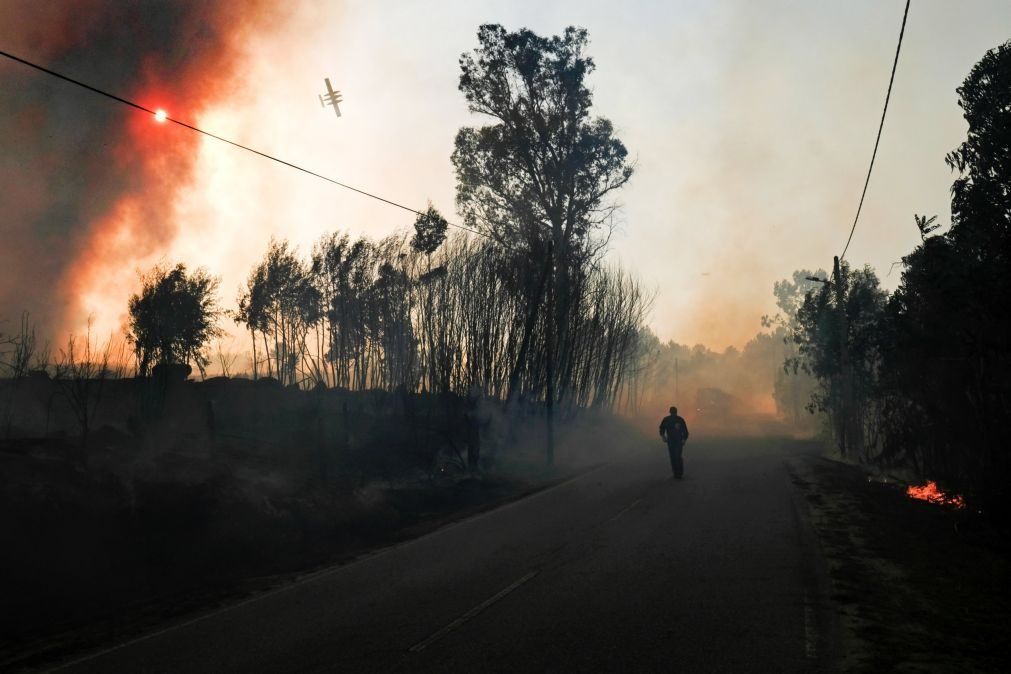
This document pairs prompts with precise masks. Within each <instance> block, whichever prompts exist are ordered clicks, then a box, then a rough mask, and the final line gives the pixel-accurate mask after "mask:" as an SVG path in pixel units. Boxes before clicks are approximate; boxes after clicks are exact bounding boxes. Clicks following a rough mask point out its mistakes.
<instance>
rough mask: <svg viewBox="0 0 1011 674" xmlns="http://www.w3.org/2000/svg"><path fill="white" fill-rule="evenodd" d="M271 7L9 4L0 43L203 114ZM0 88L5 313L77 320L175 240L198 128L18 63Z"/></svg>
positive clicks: (0, 264) (152, 0)
mask: <svg viewBox="0 0 1011 674" xmlns="http://www.w3.org/2000/svg"><path fill="white" fill-rule="evenodd" d="M260 5H261V3H259V2H242V3H235V2H229V1H227V0H220V1H211V2H182V3H181V2H176V1H172V0H147V1H145V2H142V3H135V2H131V3H124V2H115V1H113V0H76V1H72V2H71V1H68V2H59V3H47V2H41V3H40V2H31V1H25V2H15V3H13V4H11V3H5V7H4V10H3V14H4V20H3V22H2V26H0V45H2V48H3V49H4V50H5V51H8V52H11V53H13V54H16V55H18V56H20V57H21V58H24V59H26V60H29V61H32V62H35V63H38V64H40V65H42V66H44V67H47V68H49V69H51V70H54V71H57V72H60V73H63V74H65V75H67V76H69V77H72V78H75V79H78V80H81V81H83V82H86V83H89V84H92V85H93V86H95V87H97V88H100V89H103V90H106V91H108V92H110V93H113V94H115V95H118V96H120V97H123V98H127V99H130V100H133V101H136V102H138V103H139V104H141V105H144V106H146V107H149V108H152V109H156V108H163V109H165V110H166V111H168V114H169V115H170V116H172V117H175V118H177V119H181V120H183V121H187V122H191V123H193V122H195V121H196V120H197V118H198V116H199V115H200V113H201V112H202V111H203V110H205V109H207V108H208V107H209V106H210V105H212V104H213V103H215V102H217V101H220V100H221V99H222V98H223V97H226V96H228V95H229V93H230V91H232V90H233V87H235V86H237V85H238V84H239V82H240V81H241V72H238V70H239V67H240V64H241V63H242V58H243V55H244V44H246V42H247V39H248V37H249V35H250V34H251V32H252V31H254V30H256V29H257V28H259V27H261V26H263V25H265V23H266V21H265V19H266V18H267V16H266V14H267V12H266V11H265V10H264V9H263V8H262V7H261V6H260ZM0 92H2V93H0V183H2V184H3V190H2V191H0V232H2V239H0V319H10V318H13V317H15V316H17V315H18V314H19V313H20V312H21V311H25V310H28V311H30V312H32V314H33V318H34V319H35V320H36V321H38V322H40V323H41V324H42V325H43V326H44V327H45V328H46V329H47V330H46V331H47V332H48V331H51V330H64V329H74V328H77V329H79V328H80V326H81V325H82V323H83V321H84V320H85V319H86V314H87V312H88V306H87V301H88V298H89V294H90V295H92V296H97V295H98V294H100V293H101V292H102V289H103V285H106V286H107V285H108V284H109V283H111V282H117V283H118V282H120V281H121V280H122V278H123V271H124V270H127V271H129V272H130V274H131V275H132V273H133V269H134V268H135V267H137V266H138V264H139V263H140V261H142V260H145V259H146V258H150V257H151V256H156V255H157V254H158V252H159V250H161V249H163V248H164V246H165V245H166V243H168V242H170V241H171V240H172V238H173V236H174V234H175V232H176V223H175V218H174V213H173V207H174V199H175V196H176V195H177V193H178V191H179V190H180V189H181V188H183V187H185V186H187V184H188V181H189V180H190V177H191V171H192V168H193V164H194V160H195V158H196V150H197V148H198V143H199V142H200V136H198V135H197V134H195V133H193V132H191V131H189V130H186V129H183V128H182V127H179V126H177V125H174V124H160V123H158V122H156V121H155V120H154V119H153V118H152V117H151V116H149V115H147V114H145V113H142V112H139V111H137V110H134V109H131V108H129V107H127V106H124V105H122V104H119V103H116V102H114V101H112V100H110V99H107V98H104V97H101V96H99V95H97V94H95V93H93V92H89V91H87V90H85V89H82V88H80V87H76V86H74V85H73V84H70V83H68V82H64V81H61V80H59V79H57V78H54V77H51V76H49V75H46V74H45V73H42V72H39V71H37V70H33V69H31V68H28V67H26V66H24V65H22V64H19V63H16V62H13V61H10V60H7V59H0ZM113 279H116V280H115V281H113ZM124 310H125V307H124ZM121 318H122V317H121Z"/></svg>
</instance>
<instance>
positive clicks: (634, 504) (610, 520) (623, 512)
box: [604, 498, 642, 524]
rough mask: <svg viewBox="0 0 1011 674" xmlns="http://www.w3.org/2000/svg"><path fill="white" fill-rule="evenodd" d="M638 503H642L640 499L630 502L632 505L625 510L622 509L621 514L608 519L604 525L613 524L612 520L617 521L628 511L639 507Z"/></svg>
mask: <svg viewBox="0 0 1011 674" xmlns="http://www.w3.org/2000/svg"><path fill="white" fill-rule="evenodd" d="M640 503H642V499H641V498H640V499H636V500H635V501H633V502H632V504H631V505H630V506H628V507H626V508H622V510H621V512H619V513H618V514H617V515H615V516H614V517H612V518H611V519H609V520H607V521H606V522H604V524H608V523H610V522H613V521H614V520H616V519H618V518H619V517H621V516H622V515H624V514H625V513H627V512H628V511H629V510H631V509H632V508H634V507H636V506H637V505H639V504H640Z"/></svg>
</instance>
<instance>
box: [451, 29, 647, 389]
mask: <svg viewBox="0 0 1011 674" xmlns="http://www.w3.org/2000/svg"><path fill="white" fill-rule="evenodd" d="M478 41H479V43H480V44H479V46H478V48H477V49H476V50H475V51H474V52H472V53H468V54H464V55H463V56H462V57H461V58H460V68H461V73H460V85H459V86H460V90H461V91H462V92H463V94H464V96H465V97H466V99H467V103H468V106H469V109H470V111H471V112H474V113H478V114H482V115H487V116H488V117H490V118H492V120H493V123H492V124H491V125H489V126H483V127H477V128H475V127H464V128H462V129H460V131H459V132H458V134H457V136H456V144H455V150H454V152H453V155H452V161H453V165H454V167H455V169H456V176H457V205H458V207H459V209H460V212H461V213H462V214H463V216H464V219H465V221H466V222H467V224H468V225H469V226H471V227H474V228H476V229H479V230H481V231H483V232H485V233H487V234H488V235H489V236H490V237H491V238H493V239H494V240H496V241H498V242H499V243H500V244H504V245H506V246H507V247H508V248H509V249H510V250H513V251H520V254H518V255H515V254H514V259H513V260H511V265H512V266H514V267H516V268H518V269H519V270H520V271H521V274H520V276H519V277H518V278H516V277H515V276H511V275H510V276H507V277H506V278H507V280H509V281H511V282H516V284H517V286H516V291H517V292H519V293H521V294H522V295H524V296H525V297H526V298H527V299H526V301H527V303H528V305H529V304H533V305H535V306H536V305H539V304H540V302H541V301H542V298H541V297H540V295H539V292H538V288H540V287H542V284H541V283H539V279H540V277H541V269H542V267H543V266H544V264H545V262H544V260H545V259H546V257H547V242H549V241H550V242H551V243H552V244H553V256H554V259H553V264H552V265H551V266H552V267H553V279H552V284H553V285H552V286H551V287H552V288H553V297H554V313H553V316H552V320H553V321H554V324H555V325H554V330H553V331H554V335H555V337H554V339H553V340H552V341H553V342H554V343H555V349H554V351H555V358H554V360H555V361H556V362H555V363H554V365H556V367H555V368H554V374H553V377H554V378H556V379H557V380H558V383H559V386H558V387H557V389H558V391H559V393H560V395H562V396H564V395H565V394H566V393H567V391H568V390H569V389H570V388H571V386H572V384H573V381H574V380H573V377H574V376H575V369H576V368H577V365H576V363H575V359H576V358H577V357H578V356H577V351H578V350H579V348H580V347H579V346H578V345H577V344H576V343H574V342H573V334H574V323H575V322H576V321H577V320H578V318H577V316H579V315H581V314H584V313H585V311H584V308H583V307H582V306H581V302H584V301H586V298H587V297H588V295H587V294H586V292H587V291H588V290H589V288H588V286H587V285H586V279H587V271H586V267H587V265H588V264H589V262H590V261H592V260H594V259H595V258H596V257H597V256H598V255H599V254H600V253H601V252H602V251H603V249H604V247H605V246H606V244H607V242H608V240H609V235H610V232H611V225H612V223H613V218H612V216H613V214H614V211H615V209H616V208H617V207H618V205H617V202H616V201H614V199H613V194H614V192H615V191H616V190H618V189H619V188H621V187H622V186H623V185H624V184H625V183H626V182H628V180H629V178H630V177H631V176H632V172H633V166H632V164H631V163H629V162H628V161H627V155H628V152H627V150H626V149H625V146H624V145H623V144H622V143H621V141H620V140H618V139H617V138H616V137H615V136H614V131H613V127H612V125H611V123H610V122H609V121H608V120H606V119H603V118H599V117H597V118H593V117H591V116H590V107H591V105H592V100H593V96H592V93H591V91H590V89H589V88H588V87H587V86H586V83H585V79H586V77H587V75H589V74H590V73H591V72H592V71H593V68H594V63H593V60H592V59H591V58H589V57H588V56H586V55H585V54H584V50H585V48H586V45H587V33H586V31H585V30H583V29H579V28H573V27H569V28H566V29H565V31H564V33H563V34H562V35H561V36H553V37H550V38H544V37H541V36H539V35H536V34H535V33H533V32H531V31H529V30H526V29H523V30H519V31H517V32H508V31H506V30H505V29H504V28H503V27H502V26H499V25H483V26H481V28H480V29H479V31H478ZM525 313H527V314H528V315H533V312H532V311H531V310H529V309H528V310H527V311H526V312H525ZM528 323H529V321H528ZM530 337H531V335H530V334H529V331H528V332H527V334H526V335H525V336H524V337H523V340H522V341H523V342H524V343H526V342H528V341H529V338H530ZM545 347H546V345H545V344H542V345H541V348H545ZM525 365H526V364H525V363H517V367H522V366H525Z"/></svg>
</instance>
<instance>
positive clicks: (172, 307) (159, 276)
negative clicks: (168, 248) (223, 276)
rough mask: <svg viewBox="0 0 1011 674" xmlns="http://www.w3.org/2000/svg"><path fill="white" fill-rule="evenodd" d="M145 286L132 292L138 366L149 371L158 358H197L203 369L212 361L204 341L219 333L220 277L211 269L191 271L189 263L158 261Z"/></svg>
mask: <svg viewBox="0 0 1011 674" xmlns="http://www.w3.org/2000/svg"><path fill="white" fill-rule="evenodd" d="M141 280H142V282H143V289H142V290H141V292H140V294H139V295H134V296H132V297H131V298H130V305H129V306H130V335H129V338H130V341H131V342H133V344H134V349H135V351H136V354H137V361H138V370H139V371H140V374H141V375H146V374H147V373H148V372H149V370H150V368H151V366H152V365H155V364H165V365H169V364H173V363H189V362H191V361H192V362H193V363H194V364H196V366H197V368H198V369H200V371H201V372H203V371H204V367H205V366H206V365H207V363H208V358H207V356H205V355H204V354H203V352H202V349H203V347H204V345H206V344H207V342H208V341H209V340H210V339H212V338H213V337H216V336H217V335H219V334H221V331H220V329H219V328H218V327H217V326H216V325H215V324H216V322H217V320H218V317H219V315H220V313H221V312H220V311H219V310H218V307H217V298H216V297H215V294H216V293H217V290H218V279H216V278H214V277H212V276H210V275H209V274H208V273H207V271H206V270H204V269H197V270H196V271H195V272H193V273H192V274H187V272H186V266H185V265H182V264H178V265H176V266H175V267H174V268H172V269H165V268H163V267H160V266H157V267H155V268H154V269H152V270H151V272H150V273H148V274H147V275H145V276H143V277H142V279H141Z"/></svg>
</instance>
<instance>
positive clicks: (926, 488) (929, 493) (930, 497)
mask: <svg viewBox="0 0 1011 674" xmlns="http://www.w3.org/2000/svg"><path fill="white" fill-rule="evenodd" d="M906 495H907V496H910V497H911V498H917V499H920V500H922V501H927V502H928V503H939V504H941V505H950V506H954V507H956V508H964V507H965V500H964V499H963V498H962V497H961V496H959V495H958V494H945V493H944V492H943V491H941V490H940V489H939V488H938V486H937V483H936V482H934V481H930V482H927V483H926V484H924V485H920V486H915V485H910V486H909V487H907V488H906Z"/></svg>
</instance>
